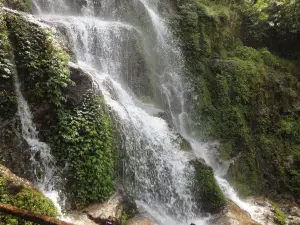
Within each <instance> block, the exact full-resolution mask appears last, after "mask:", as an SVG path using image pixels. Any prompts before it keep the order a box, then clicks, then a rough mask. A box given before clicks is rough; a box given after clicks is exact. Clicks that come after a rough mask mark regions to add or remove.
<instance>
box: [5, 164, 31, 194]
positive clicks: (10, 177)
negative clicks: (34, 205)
mask: <svg viewBox="0 0 300 225" xmlns="http://www.w3.org/2000/svg"><path fill="white" fill-rule="evenodd" d="M0 176H1V177H5V178H6V181H7V182H8V185H9V186H10V187H11V189H10V190H11V191H13V190H15V189H18V188H19V187H22V188H23V187H25V188H29V189H34V190H36V191H37V189H36V188H35V186H34V185H33V184H32V183H31V182H30V181H28V180H26V179H23V178H21V177H18V176H17V175H15V174H14V173H12V172H11V171H10V170H9V169H8V168H6V167H5V166H3V165H0Z"/></svg>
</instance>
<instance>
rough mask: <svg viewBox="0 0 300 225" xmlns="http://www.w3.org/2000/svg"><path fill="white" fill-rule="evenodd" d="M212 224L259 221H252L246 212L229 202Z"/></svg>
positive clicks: (251, 224) (252, 224)
mask: <svg viewBox="0 0 300 225" xmlns="http://www.w3.org/2000/svg"><path fill="white" fill-rule="evenodd" d="M214 225H259V223H257V222H255V221H253V220H252V219H251V217H250V215H249V214H248V213H247V212H245V211H243V210H241V209H240V208H239V207H238V206H237V205H235V204H234V203H232V202H230V203H229V204H228V206H227V207H226V209H225V210H224V211H222V212H221V215H220V218H218V219H217V220H216V221H215V222H214Z"/></svg>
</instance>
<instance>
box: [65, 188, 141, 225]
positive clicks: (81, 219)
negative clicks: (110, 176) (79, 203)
mask: <svg viewBox="0 0 300 225" xmlns="http://www.w3.org/2000/svg"><path fill="white" fill-rule="evenodd" d="M136 214H137V206H136V204H135V202H134V200H133V199H131V197H129V196H128V195H126V194H125V193H124V192H123V191H122V190H118V191H117V192H116V193H115V194H113V195H112V196H111V197H110V198H109V199H108V200H107V201H105V202H103V203H101V204H92V205H90V206H88V207H87V208H85V209H83V210H82V211H76V212H72V213H70V214H69V215H68V218H69V219H70V221H72V222H73V223H75V224H77V225H95V224H100V225H102V224H103V225H105V224H106V221H107V219H109V218H111V220H112V221H113V224H114V225H117V224H124V223H125V222H126V221H127V220H129V221H130V220H131V218H132V217H134V216H135V215H136ZM126 224H127V223H126Z"/></svg>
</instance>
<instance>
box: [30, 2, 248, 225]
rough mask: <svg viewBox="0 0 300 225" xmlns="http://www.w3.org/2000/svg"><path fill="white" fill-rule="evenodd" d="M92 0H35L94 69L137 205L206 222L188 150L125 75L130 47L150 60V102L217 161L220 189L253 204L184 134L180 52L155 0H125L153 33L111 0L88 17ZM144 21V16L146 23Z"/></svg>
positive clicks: (172, 219) (157, 215) (182, 220)
mask: <svg viewBox="0 0 300 225" xmlns="http://www.w3.org/2000/svg"><path fill="white" fill-rule="evenodd" d="M94 2H95V1H90V0H89V1H86V2H85V4H84V6H83V7H82V8H81V10H78V9H76V10H75V9H72V4H73V3H68V1H63V0H54V1H50V0H49V1H47V0H35V1H34V3H35V5H36V8H37V9H38V10H37V11H38V13H41V14H42V16H43V19H46V20H47V21H49V22H51V23H53V24H54V26H58V27H59V26H63V27H64V28H65V29H67V32H68V34H69V36H70V39H71V42H72V43H73V45H74V49H75V52H76V56H77V58H78V60H79V62H78V64H79V66H80V67H81V68H82V69H84V70H85V71H86V72H88V73H89V74H90V75H91V77H93V79H94V81H95V84H96V85H97V86H98V87H99V89H100V90H101V91H102V93H103V95H104V97H105V101H106V103H107V105H109V106H110V108H111V109H112V111H113V113H114V115H115V118H116V120H118V122H119V128H120V131H121V132H122V133H123V134H124V135H123V147H124V149H125V150H126V154H127V156H128V163H126V166H125V175H126V185H128V188H129V189H130V191H132V192H133V193H134V194H135V196H136V200H137V203H138V205H139V206H140V209H142V210H145V212H146V213H147V214H148V215H149V216H151V217H152V218H153V219H155V220H156V222H157V223H158V224H178V225H179V224H188V223H190V222H191V220H194V221H195V220H196V221H195V222H196V224H198V225H199V224H206V223H209V222H207V221H205V220H201V219H199V220H197V219H196V217H197V216H198V215H197V210H196V208H197V207H196V204H195V202H194V201H193V197H192V196H193V195H192V193H190V189H189V186H190V184H191V182H192V181H191V178H190V176H191V175H192V174H193V168H192V166H191V165H190V163H189V162H190V160H191V156H190V155H189V154H187V153H184V152H183V151H181V150H180V146H179V144H177V142H176V139H177V138H178V136H177V134H176V133H175V132H174V131H173V130H172V129H171V128H170V127H169V125H168V124H167V122H166V121H164V120H163V119H161V118H158V117H155V116H153V115H151V114H150V113H148V112H147V110H146V107H145V104H143V103H142V101H141V100H140V99H139V98H138V97H137V95H136V90H135V88H134V85H133V84H132V82H130V80H132V79H134V78H132V77H130V76H131V74H130V73H129V72H128V71H129V70H130V71H131V72H135V73H138V71H136V70H137V68H136V65H133V64H134V63H131V62H130V59H128V57H129V55H131V54H132V51H133V52H134V53H135V54H136V55H140V56H141V57H143V58H144V59H146V60H148V63H146V64H145V67H147V69H148V71H149V73H150V77H151V78H150V80H152V82H154V83H155V86H156V92H158V94H157V95H158V97H157V96H156V99H159V100H157V101H156V104H157V105H160V106H161V107H162V108H164V109H165V110H166V112H167V114H168V115H169V117H170V121H169V122H170V123H171V124H172V125H173V127H174V129H175V130H176V132H179V133H180V134H181V135H182V136H183V137H184V138H185V139H186V140H188V141H189V142H190V143H191V146H192V147H193V151H194V153H195V155H196V156H197V157H199V158H200V157H201V158H203V159H205V161H206V162H207V163H208V164H209V165H210V166H212V167H213V168H214V169H215V171H216V172H217V173H216V179H217V181H218V183H219V185H220V186H221V188H222V190H223V191H224V193H225V194H226V195H227V196H228V197H229V198H231V199H232V200H233V201H234V202H235V203H237V204H238V205H239V206H240V207H241V208H243V209H245V210H247V211H249V212H252V211H253V208H252V206H250V205H247V204H246V203H244V202H242V201H241V200H239V198H238V197H237V195H236V194H235V193H234V191H233V189H232V188H231V187H230V185H229V184H228V182H227V181H226V180H224V179H223V178H221V177H222V175H224V174H221V173H218V172H219V171H222V172H223V173H224V169H222V168H221V167H220V166H219V165H218V164H217V163H216V160H215V158H214V155H213V154H212V155H210V154H208V152H207V150H206V149H205V147H204V146H203V145H202V144H201V143H200V142H199V141H198V140H197V138H195V137H193V136H192V135H191V134H190V126H189V125H190V121H191V120H190V118H189V115H188V113H187V109H186V105H185V101H186V95H187V93H186V90H187V89H188V88H187V87H188V83H187V82H185V81H184V80H183V78H182V77H183V76H182V74H183V72H184V60H183V58H182V56H181V52H180V49H179V48H177V47H176V43H175V41H174V39H173V38H172V35H171V32H170V31H169V29H168V28H167V26H166V23H165V22H164V20H163V19H162V18H161V17H160V16H159V14H158V12H157V10H156V6H157V3H158V2H157V1H150V0H132V1H126V4H129V3H128V2H131V8H132V9H138V10H140V9H141V11H142V12H143V14H145V15H144V16H146V17H148V18H149V21H150V28H149V27H148V28H149V29H150V30H152V31H153V32H154V33H155V34H154V35H153V34H151V35H150V37H148V34H149V29H147V28H145V27H143V24H137V23H136V20H134V19H132V18H130V19H128V18H127V17H126V16H124V17H126V18H127V20H128V21H127V22H120V21H119V20H118V19H119V17H120V15H118V13H117V11H118V10H117V9H115V8H112V7H114V6H115V5H116V4H117V3H116V2H115V1H107V0H103V1H100V2H101V5H100V6H99V9H98V11H99V18H96V17H92V16H93V15H95V11H96V9H95V5H94ZM119 4H122V3H119ZM124 4H125V2H124ZM129 5H130V4H129ZM129 7H130V6H129ZM75 11H76V12H77V13H75ZM79 11H80V12H79ZM121 11H122V10H120V12H121ZM47 13H50V14H47ZM64 14H67V16H66V15H64ZM74 14H75V15H76V16H74ZM79 15H82V16H79ZM100 18H101V19H100ZM107 18H109V19H107ZM131 19H132V20H131ZM125 21H126V20H125ZM130 21H134V22H132V23H130ZM149 21H146V22H145V23H147V24H148V25H149ZM153 36H154V38H153ZM136 45H141V46H138V47H137V46H136ZM140 48H141V49H142V50H141V49H140ZM140 51H142V52H143V54H140ZM145 79H146V78H145ZM149 85H150V84H149Z"/></svg>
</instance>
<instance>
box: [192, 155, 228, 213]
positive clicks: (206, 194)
mask: <svg viewBox="0 0 300 225" xmlns="http://www.w3.org/2000/svg"><path fill="white" fill-rule="evenodd" d="M191 163H192V164H193V165H194V168H195V175H194V176H195V182H194V185H193V186H192V189H193V191H194V193H195V199H196V201H197V203H198V207H199V209H201V211H202V212H206V213H219V212H220V211H221V210H222V209H223V208H224V206H225V205H226V199H225V197H224V195H223V193H222V191H221V189H220V187H219V186H218V184H217V182H216V180H215V178H214V173H213V170H212V168H211V167H209V166H208V165H207V164H206V163H205V162H204V161H202V160H197V161H192V162H191Z"/></svg>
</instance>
